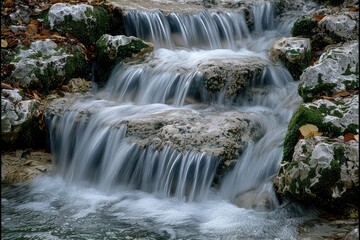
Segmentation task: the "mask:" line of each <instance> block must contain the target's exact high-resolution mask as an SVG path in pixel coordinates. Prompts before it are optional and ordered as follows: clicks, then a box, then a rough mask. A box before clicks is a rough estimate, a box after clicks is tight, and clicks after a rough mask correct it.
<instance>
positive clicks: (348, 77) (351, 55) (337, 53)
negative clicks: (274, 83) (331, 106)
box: [299, 41, 359, 102]
mask: <svg viewBox="0 0 360 240" xmlns="http://www.w3.org/2000/svg"><path fill="white" fill-rule="evenodd" d="M358 48H359V43H358V41H350V42H346V43H343V44H339V45H334V46H330V47H328V49H327V51H326V52H325V53H323V54H322V55H321V57H320V59H319V60H318V61H317V63H316V64H315V65H314V66H310V67H308V68H306V69H305V70H304V72H303V73H302V75H301V76H300V81H301V83H300V85H299V95H300V96H301V97H302V98H303V99H304V101H305V102H308V101H311V100H312V99H313V98H314V97H315V96H323V95H325V96H332V95H334V94H336V93H338V92H341V91H344V90H348V89H354V88H358V86H359V49H358Z"/></svg>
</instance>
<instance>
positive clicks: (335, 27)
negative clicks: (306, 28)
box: [318, 14, 357, 40]
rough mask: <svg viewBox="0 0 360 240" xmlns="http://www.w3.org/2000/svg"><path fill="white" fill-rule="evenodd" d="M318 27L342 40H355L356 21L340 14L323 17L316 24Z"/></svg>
mask: <svg viewBox="0 0 360 240" xmlns="http://www.w3.org/2000/svg"><path fill="white" fill-rule="evenodd" d="M318 25H319V27H320V29H321V30H324V31H328V32H330V33H332V34H336V35H337V36H339V37H341V38H343V39H346V40H352V39H356V35H357V34H356V27H357V21H356V20H353V19H351V18H350V17H349V16H348V15H345V14H341V15H329V16H325V17H324V18H323V19H321V20H320V21H319V22H318ZM355 34H356V35H355Z"/></svg>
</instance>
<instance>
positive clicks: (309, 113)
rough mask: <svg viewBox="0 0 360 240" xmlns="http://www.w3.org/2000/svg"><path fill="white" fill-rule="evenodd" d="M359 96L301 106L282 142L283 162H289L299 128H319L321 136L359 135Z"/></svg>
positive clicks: (297, 137) (321, 100)
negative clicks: (304, 126) (307, 125)
mask: <svg viewBox="0 0 360 240" xmlns="http://www.w3.org/2000/svg"><path fill="white" fill-rule="evenodd" d="M358 99H359V96H358V95H354V96H352V97H350V98H344V99H342V98H339V99H338V100H337V101H335V102H331V101H329V100H325V99H320V100H317V101H314V102H313V103H306V104H302V105H300V106H299V107H298V109H297V110H296V111H295V113H294V115H293V117H292V119H291V121H290V124H289V126H288V132H287V134H286V137H285V142H284V157H283V159H284V160H285V161H288V162H291V159H292V154H293V152H294V146H295V145H296V143H297V142H298V140H299V137H300V136H301V133H300V130H299V129H300V127H301V126H303V125H305V124H313V125H315V126H317V127H318V128H319V131H320V132H322V133H323V136H328V137H339V136H341V135H343V134H346V133H347V132H350V133H353V134H358V133H359V124H358V116H359V108H358V105H357V102H358Z"/></svg>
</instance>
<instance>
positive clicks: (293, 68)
mask: <svg viewBox="0 0 360 240" xmlns="http://www.w3.org/2000/svg"><path fill="white" fill-rule="evenodd" d="M289 51H292V52H295V53H298V52H296V51H295V50H289ZM295 53H292V54H293V55H294V54H295ZM312 58H313V53H312V52H311V51H306V52H305V54H304V58H303V59H299V60H297V61H296V62H295V63H292V62H290V61H289V60H288V59H287V58H286V54H284V56H283V57H282V58H281V61H282V62H283V63H284V65H285V67H286V69H287V70H289V72H290V73H291V75H292V77H293V78H294V79H295V80H298V79H299V78H300V76H301V74H302V73H303V71H304V70H305V69H306V68H307V67H309V66H310V64H311V62H312Z"/></svg>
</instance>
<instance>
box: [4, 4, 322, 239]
mask: <svg viewBox="0 0 360 240" xmlns="http://www.w3.org/2000/svg"><path fill="white" fill-rule="evenodd" d="M132 2H134V3H135V2H138V3H139V2H140V1H137V0H134V1H132ZM157 2H165V1H161V0H160V1H157ZM166 2H171V1H166ZM177 2H179V1H177ZM181 2H183V1H181ZM255 2H256V3H257V4H255V5H253V6H252V7H251V9H250V13H249V15H247V16H246V17H250V21H249V19H247V20H245V19H246V18H245V13H244V12H243V11H242V10H241V9H235V8H229V9H226V10H224V9H225V8H221V9H219V11H213V10H214V9H203V10H201V11H200V12H197V13H191V14H190V13H189V14H185V13H180V12H170V13H167V14H164V13H163V12H161V11H157V10H154V11H149V10H131V11H128V12H126V14H125V16H124V21H125V28H126V34H127V35H134V36H137V37H139V38H142V39H144V40H146V41H151V42H152V43H153V44H154V45H155V50H154V51H153V52H152V53H151V54H149V56H147V57H146V59H144V60H142V61H141V62H137V63H135V62H132V63H131V64H128V63H121V64H118V65H117V66H115V67H114V69H113V71H112V73H111V75H110V77H109V79H108V81H107V83H106V85H105V86H104V87H101V88H100V87H97V88H94V89H93V91H92V93H91V94H90V93H89V94H88V95H86V96H82V97H77V98H75V99H73V98H65V99H56V100H54V102H53V103H52V104H53V105H52V104H51V105H50V106H49V107H48V109H47V111H48V113H49V112H50V114H46V117H47V118H46V126H47V130H48V133H49V140H50V141H49V142H50V143H51V146H50V148H51V152H52V154H53V159H54V161H53V164H54V168H53V171H52V172H51V173H49V174H45V175H44V176H41V177H40V178H38V179H36V180H35V181H32V182H28V183H25V184H24V185H18V186H15V187H14V188H10V189H6V190H4V193H5V196H4V197H3V196H2V210H3V211H4V216H3V215H2V230H4V231H3V232H4V236H5V238H6V237H7V238H6V239H14V238H16V239H23V238H32V239H35V238H36V239H74V238H79V239H145V238H146V239H199V240H203V239H204V240H205V239H301V238H302V236H301V235H300V233H299V228H301V227H302V226H301V225H300V224H302V223H303V222H304V221H306V220H308V219H310V220H311V221H317V220H318V218H316V216H315V214H314V212H313V211H312V210H311V209H309V208H308V207H307V208H302V207H301V206H298V205H297V204H294V203H291V204H288V205H283V206H279V204H280V203H279V201H278V199H277V197H276V196H275V192H274V190H273V188H272V179H273V177H274V175H275V174H276V173H277V171H278V169H279V167H280V161H281V158H282V151H283V141H284V137H285V134H286V131H287V125H288V124H289V121H290V118H291V116H292V114H293V111H294V110H295V108H296V107H297V106H298V105H299V104H300V102H301V98H300V97H299V96H298V94H297V85H298V83H297V82H295V81H294V80H293V79H292V77H291V75H290V73H289V72H288V71H287V69H286V68H285V67H284V66H282V65H281V64H279V63H275V62H273V61H272V59H271V58H270V57H269V50H270V47H271V46H272V44H273V43H274V42H275V41H276V40H277V39H279V38H280V37H283V36H289V35H290V30H291V26H292V23H293V22H294V20H295V19H294V18H291V19H290V18H289V19H286V20H284V21H281V22H277V21H275V17H276V16H275V11H274V7H273V6H272V5H271V4H270V3H266V2H263V1H259V2H261V4H260V3H259V2H258V1H255ZM169 6H170V4H169ZM248 24H249V25H248ZM92 70H93V71H96V68H95V67H94V68H93V69H92ZM244 76H245V78H244V79H246V80H244V79H243V77H244ZM217 81H218V82H217ZM209 82H210V86H209V85H207V84H208V83H209ZM213 82H215V83H216V84H217V85H216V86H215V87H214V86H211V84H212V83H213ZM212 87H213V88H212ZM216 87H217V88H216ZM212 89H215V90H216V91H212ZM57 104H59V105H57ZM233 149H235V150H233ZM29 164H31V163H29ZM2 191H3V189H2ZM2 193H3V192H2ZM285 206H286V207H285ZM311 224H313V222H311ZM2 236H3V235H2ZM5 238H4V239H5Z"/></svg>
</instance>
